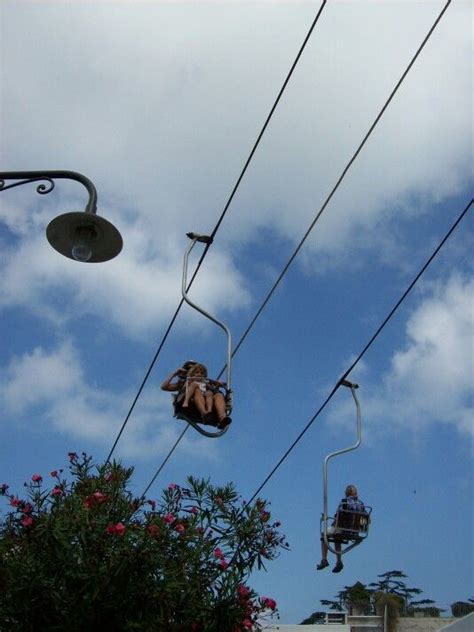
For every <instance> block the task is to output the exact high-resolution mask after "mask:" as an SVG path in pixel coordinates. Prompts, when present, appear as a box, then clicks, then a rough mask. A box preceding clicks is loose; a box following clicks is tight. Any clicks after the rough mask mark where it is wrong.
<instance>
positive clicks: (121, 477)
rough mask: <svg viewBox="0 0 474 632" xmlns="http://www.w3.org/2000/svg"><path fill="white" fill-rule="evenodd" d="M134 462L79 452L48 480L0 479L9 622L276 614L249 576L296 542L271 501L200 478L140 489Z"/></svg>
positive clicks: (0, 586)
mask: <svg viewBox="0 0 474 632" xmlns="http://www.w3.org/2000/svg"><path fill="white" fill-rule="evenodd" d="M132 472H133V468H126V467H124V466H123V465H121V464H119V463H117V462H113V463H111V464H105V465H100V466H94V465H93V463H92V458H91V457H89V456H87V455H86V454H85V453H83V454H82V455H81V456H78V455H77V454H75V453H69V466H68V471H67V472H66V475H64V474H63V470H54V471H52V472H51V473H50V475H49V476H48V480H50V484H49V485H47V484H46V483H45V480H44V478H43V476H41V475H40V474H34V475H33V476H32V477H31V480H30V481H29V482H28V483H25V490H24V494H23V495H22V496H17V495H15V494H13V493H12V492H11V491H10V489H9V487H8V485H7V484H3V485H1V486H0V494H2V495H3V497H4V500H5V501H6V503H7V504H8V505H9V508H8V510H7V512H6V513H5V514H4V515H3V516H2V517H1V518H0V629H1V630H10V629H11V630H17V631H19V632H21V631H25V632H26V631H30V630H31V631H33V630H34V631H35V632H41V631H42V630H48V631H49V630H50V631H58V632H59V631H61V632H63V631H64V630H68V631H69V632H76V631H77V632H79V631H86V630H87V631H90V630H101V631H105V632H107V631H110V632H112V631H113V632H120V631H122V630H123V631H147V632H152V631H163V632H165V631H166V632H244V631H248V630H259V629H261V625H262V621H264V620H265V619H266V618H267V617H271V616H277V608H276V603H275V601H274V600H273V599H271V598H269V597H264V596H258V595H257V594H256V592H255V591H254V590H252V588H250V587H249V586H248V580H249V576H250V574H251V572H252V570H253V569H254V568H261V567H263V566H264V563H265V561H266V560H272V559H274V558H275V557H277V556H278V554H279V553H280V551H281V550H282V549H286V548H288V545H287V543H286V541H285V538H284V536H283V535H282V534H281V533H280V532H279V531H278V528H279V527H280V523H279V522H273V521H272V518H271V514H270V511H269V507H268V504H267V503H266V502H265V501H264V500H257V501H256V502H255V503H254V504H252V505H247V504H246V503H245V502H242V501H241V499H240V497H239V496H238V494H237V492H236V491H235V489H234V486H233V485H232V484H229V485H226V486H224V487H214V486H213V485H211V483H210V482H209V481H207V480H197V479H195V478H193V477H189V478H188V479H187V484H186V486H179V485H175V484H171V485H169V486H168V488H167V489H165V490H164V491H163V493H162V496H161V499H160V500H157V501H155V500H150V499H148V500H147V499H145V498H134V497H133V495H132V493H131V492H130V491H129V489H128V485H129V482H130V478H131V475H132Z"/></svg>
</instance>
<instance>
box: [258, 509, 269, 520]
mask: <svg viewBox="0 0 474 632" xmlns="http://www.w3.org/2000/svg"><path fill="white" fill-rule="evenodd" d="M260 520H261V521H262V522H268V521H269V520H270V514H269V513H268V511H262V513H261V514H260Z"/></svg>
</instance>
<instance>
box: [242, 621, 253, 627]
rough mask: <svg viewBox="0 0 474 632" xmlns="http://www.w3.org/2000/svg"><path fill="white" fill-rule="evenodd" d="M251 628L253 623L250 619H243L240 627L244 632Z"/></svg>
mask: <svg viewBox="0 0 474 632" xmlns="http://www.w3.org/2000/svg"><path fill="white" fill-rule="evenodd" d="M252 626H253V623H252V622H251V621H250V619H244V620H243V621H242V627H243V628H245V629H246V630H251V629H252Z"/></svg>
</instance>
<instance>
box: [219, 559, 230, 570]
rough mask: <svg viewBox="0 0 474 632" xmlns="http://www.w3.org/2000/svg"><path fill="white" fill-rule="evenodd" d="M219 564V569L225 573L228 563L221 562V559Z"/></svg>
mask: <svg viewBox="0 0 474 632" xmlns="http://www.w3.org/2000/svg"><path fill="white" fill-rule="evenodd" d="M219 564H220V567H221V568H222V570H224V571H225V570H226V568H228V566H229V562H226V561H225V560H222V559H221V560H219Z"/></svg>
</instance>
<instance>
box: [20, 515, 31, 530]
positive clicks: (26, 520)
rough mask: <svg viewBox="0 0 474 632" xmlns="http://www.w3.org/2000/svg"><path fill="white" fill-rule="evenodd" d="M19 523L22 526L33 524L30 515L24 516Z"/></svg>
mask: <svg viewBox="0 0 474 632" xmlns="http://www.w3.org/2000/svg"><path fill="white" fill-rule="evenodd" d="M21 524H22V525H23V526H24V527H31V525H32V524H33V518H32V517H31V516H25V517H24V518H23V520H22V521H21Z"/></svg>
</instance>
